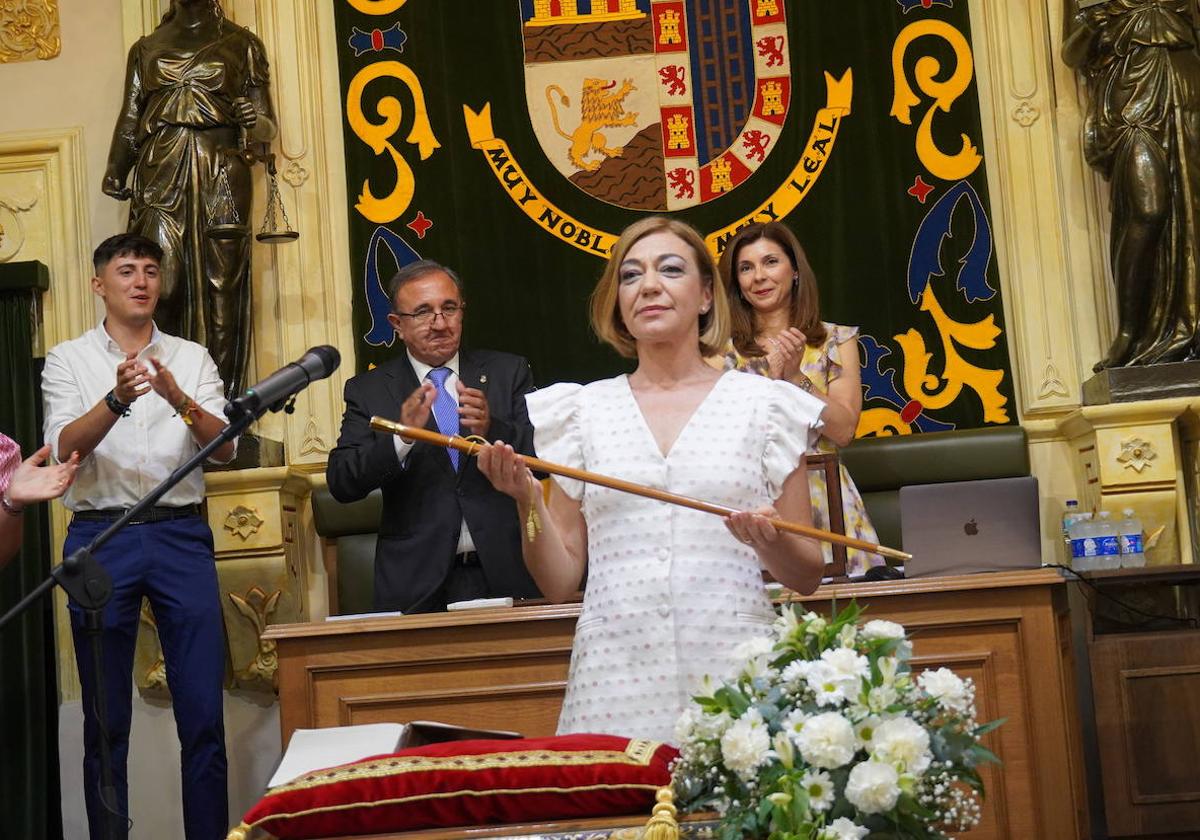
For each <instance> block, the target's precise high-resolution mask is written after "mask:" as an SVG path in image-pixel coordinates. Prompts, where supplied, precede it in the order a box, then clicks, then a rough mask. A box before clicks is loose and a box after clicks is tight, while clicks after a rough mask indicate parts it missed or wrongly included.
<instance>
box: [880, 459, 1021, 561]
mask: <svg viewBox="0 0 1200 840" xmlns="http://www.w3.org/2000/svg"><path fill="white" fill-rule="evenodd" d="M900 531H901V537H902V539H903V540H904V550H905V551H907V552H908V553H910V554H911V555H912V556H913V557H912V560H909V561H908V562H907V563H905V564H904V575H905V577H910V578H913V577H925V576H927V575H963V574H969V573H972V572H995V571H1001V570H1009V569H1033V568H1037V567H1038V566H1040V565H1041V564H1042V541H1041V534H1040V532H1039V516H1038V483H1037V479H1036V478H1034V477H1033V476H1021V477H1019V478H992V479H985V480H983V481H953V482H947V483H944V484H918V485H913V486H910V487H901V488H900Z"/></svg>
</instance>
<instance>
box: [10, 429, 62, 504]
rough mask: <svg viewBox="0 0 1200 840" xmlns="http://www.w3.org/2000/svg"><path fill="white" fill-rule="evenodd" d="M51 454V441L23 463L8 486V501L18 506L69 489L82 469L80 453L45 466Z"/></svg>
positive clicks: (52, 497) (54, 496)
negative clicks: (59, 462)
mask: <svg viewBox="0 0 1200 840" xmlns="http://www.w3.org/2000/svg"><path fill="white" fill-rule="evenodd" d="M48 457H50V444H46V445H45V446H43V447H42V448H41V449H39V450H38V451H37V452H34V453H33V454H32V455H30V456H29V457H28V458H26V459H25V460H24V461H22V462H21V464H20V466H18V467H17V469H16V471H15V472H14V473H13V476H12V481H11V482H10V483H9V485H8V492H7V493H6V495H7V496H8V500H9V501H10V502H12V503H13V504H14V505H17V506H18V507H24V506H25V505H32V504H36V503H37V502H45V501H48V500H49V499H57V498H58V497H59V496H61V495H62V494H63V493H65V492H66V491H67V488H68V487H70V486H71V482H73V481H74V480H75V471H76V470H77V469H78V468H79V453H78V452H72V453H71V459H70V460H69V461H65V462H63V463H61V464H52V465H50V466H48V467H47V466H42V465H43V464H44V463H45V462H46V459H47V458H48Z"/></svg>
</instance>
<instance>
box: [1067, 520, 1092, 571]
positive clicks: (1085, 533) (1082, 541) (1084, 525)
mask: <svg viewBox="0 0 1200 840" xmlns="http://www.w3.org/2000/svg"><path fill="white" fill-rule="evenodd" d="M1096 554H1097V550H1096V541H1095V540H1094V539H1092V515H1091V513H1086V512H1085V513H1081V514H1079V516H1077V517H1076V518H1075V521H1074V522H1073V523H1071V568H1072V569H1074V570H1075V571H1077V572H1090V571H1091V570H1092V569H1094V568H1096V564H1095V560H1096Z"/></svg>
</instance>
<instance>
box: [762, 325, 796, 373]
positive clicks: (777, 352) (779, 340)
mask: <svg viewBox="0 0 1200 840" xmlns="http://www.w3.org/2000/svg"><path fill="white" fill-rule="evenodd" d="M804 342H805V338H804V333H802V332H800V330H798V329H797V328H795V327H788V328H787V329H786V330H784V331H783V332H781V333H779V334H778V335H776V336H774V337H773V338H770V339H768V340H767V347H766V350H767V364H768V365H769V366H770V370H771V378H772V379H785V380H792V379H795V377H796V374H798V373H799V372H800V362H802V361H803V360H804Z"/></svg>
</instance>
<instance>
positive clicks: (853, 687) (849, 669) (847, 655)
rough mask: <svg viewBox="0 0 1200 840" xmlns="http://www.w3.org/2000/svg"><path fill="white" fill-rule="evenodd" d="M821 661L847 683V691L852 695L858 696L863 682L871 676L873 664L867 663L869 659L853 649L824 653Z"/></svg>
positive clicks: (838, 649)
mask: <svg viewBox="0 0 1200 840" xmlns="http://www.w3.org/2000/svg"><path fill="white" fill-rule="evenodd" d="M821 661H822V662H826V663H828V664H829V665H830V666H831V667H832V668H833V670H834V672H835V673H836V674H837V675H838V677H839V678H840V679H841V680H843V681H844V682H845V683H846V691H847V694H850V695H853V694H857V693H858V688H859V685H860V683H861V682H862V680H863V679H864V678H867V679H869V678H870V676H871V663H869V662H868V661H867V657H865V656H863V655H862V654H860V653H857V652H856V651H854V650H852V649H851V648H845V647H841V648H834V649H832V650H826V651H823V652H822V653H821Z"/></svg>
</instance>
